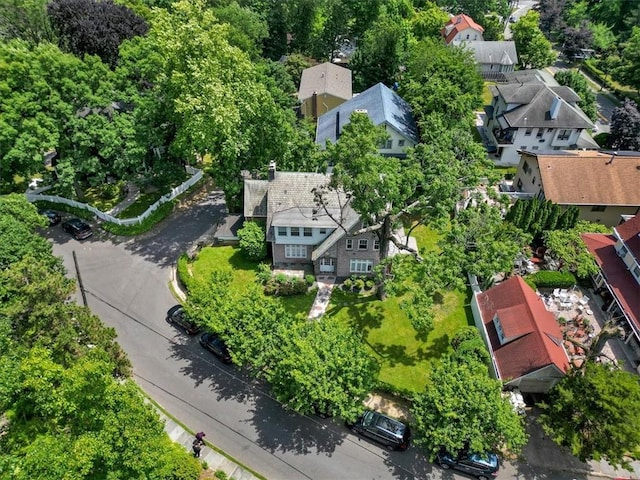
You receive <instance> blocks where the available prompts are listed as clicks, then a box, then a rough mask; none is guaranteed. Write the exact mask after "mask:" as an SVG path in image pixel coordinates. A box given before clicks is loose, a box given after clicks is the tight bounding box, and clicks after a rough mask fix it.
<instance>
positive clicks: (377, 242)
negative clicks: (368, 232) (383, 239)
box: [373, 238, 380, 250]
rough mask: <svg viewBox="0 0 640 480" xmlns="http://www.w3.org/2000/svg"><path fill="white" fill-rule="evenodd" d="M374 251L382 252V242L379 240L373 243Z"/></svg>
mask: <svg viewBox="0 0 640 480" xmlns="http://www.w3.org/2000/svg"><path fill="white" fill-rule="evenodd" d="M373 249H374V250H380V240H378V239H377V238H376V239H375V240H374V241H373Z"/></svg>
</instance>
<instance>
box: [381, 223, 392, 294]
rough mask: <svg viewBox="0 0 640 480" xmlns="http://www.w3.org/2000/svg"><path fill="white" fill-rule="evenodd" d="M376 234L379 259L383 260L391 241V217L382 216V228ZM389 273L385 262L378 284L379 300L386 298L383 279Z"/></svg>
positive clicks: (386, 255)
mask: <svg viewBox="0 0 640 480" xmlns="http://www.w3.org/2000/svg"><path fill="white" fill-rule="evenodd" d="M378 235H379V236H380V261H381V262H385V261H386V260H387V257H388V256H389V244H390V243H391V241H390V240H389V238H390V237H391V217H390V216H389V215H387V216H386V217H384V220H383V222H382V228H381V229H380V230H378ZM390 274H391V264H390V263H386V262H385V265H384V269H383V270H382V279H381V280H380V283H379V284H378V298H379V299H380V300H384V299H386V298H387V290H386V288H385V281H386V280H387V278H388V277H389V275H390Z"/></svg>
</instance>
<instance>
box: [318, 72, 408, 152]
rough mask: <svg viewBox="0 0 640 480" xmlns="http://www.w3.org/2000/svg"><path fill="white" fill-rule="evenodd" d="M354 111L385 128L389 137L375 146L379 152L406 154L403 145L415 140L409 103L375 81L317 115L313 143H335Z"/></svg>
mask: <svg viewBox="0 0 640 480" xmlns="http://www.w3.org/2000/svg"><path fill="white" fill-rule="evenodd" d="M354 112H360V113H366V114H367V115H368V116H369V119H371V122H373V124H374V125H382V126H383V127H384V128H385V130H386V131H387V134H388V135H389V139H388V140H387V141H386V143H385V144H384V145H381V146H380V149H379V151H380V153H381V154H382V155H387V156H394V157H403V156H406V150H407V148H410V147H414V146H415V145H416V144H417V143H418V141H419V139H418V127H417V125H416V122H415V120H414V118H413V113H412V111H411V107H410V106H409V104H408V103H407V102H405V101H404V100H403V99H402V98H401V97H400V96H399V95H398V94H397V93H396V92H394V91H393V90H391V89H390V88H388V87H386V86H385V85H384V84H382V83H378V84H377V85H374V86H373V87H370V88H368V89H367V90H365V91H364V92H362V93H360V94H358V95H356V96H354V97H353V98H352V99H351V100H347V101H346V102H344V103H343V104H341V105H340V106H338V107H336V108H334V109H332V110H330V111H328V112H327V113H325V114H324V115H322V116H321V117H320V118H318V125H317V128H316V143H318V144H319V145H320V146H321V148H324V147H325V146H326V143H327V142H328V141H329V142H331V143H336V142H337V141H338V139H339V138H340V134H341V132H342V129H343V128H344V126H345V125H346V124H348V123H349V121H350V118H351V114H352V113H354Z"/></svg>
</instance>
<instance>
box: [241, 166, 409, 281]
mask: <svg viewBox="0 0 640 480" xmlns="http://www.w3.org/2000/svg"><path fill="white" fill-rule="evenodd" d="M329 180H330V176H329V175H326V174H323V173H309V172H279V171H277V170H276V166H275V164H274V163H272V164H271V165H270V167H269V175H268V179H267V180H254V179H246V180H245V181H244V212H243V213H244V217H245V220H259V221H264V222H265V223H266V230H267V233H266V237H267V238H266V240H267V242H268V243H269V244H270V246H271V254H272V257H273V267H274V268H282V269H303V268H307V267H309V268H311V269H312V270H313V272H314V274H316V275H319V274H324V275H332V276H337V277H339V278H346V277H349V276H351V275H370V274H372V273H373V268H374V267H375V266H376V265H377V264H378V263H380V260H381V258H380V242H379V239H378V236H377V235H376V233H375V232H367V233H361V234H356V232H358V230H360V229H361V228H362V220H361V219H360V216H359V215H358V214H357V213H356V212H355V211H354V210H353V208H351V206H350V203H349V199H348V197H347V196H346V195H344V194H342V193H335V192H332V193H329V194H328V195H326V197H325V198H326V201H325V203H326V208H325V207H322V206H320V205H318V202H317V201H316V198H315V194H314V190H315V189H317V188H321V187H323V186H325V185H327V184H328V183H329ZM396 236H397V237H399V238H400V239H401V240H403V241H405V240H406V238H403V237H402V236H403V232H401V231H400V232H397V234H396ZM409 246H410V247H412V248H414V249H415V248H417V247H416V244H415V239H413V238H410V239H409ZM396 253H398V251H397V248H394V249H391V248H390V252H389V254H390V255H393V254H396Z"/></svg>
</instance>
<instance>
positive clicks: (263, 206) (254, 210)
mask: <svg viewBox="0 0 640 480" xmlns="http://www.w3.org/2000/svg"><path fill="white" fill-rule="evenodd" d="M268 185H269V182H268V181H266V180H250V179H246V180H245V181H244V193H243V199H244V202H243V203H244V205H243V209H242V213H243V214H244V217H245V218H252V217H266V216H267V187H268Z"/></svg>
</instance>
